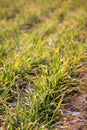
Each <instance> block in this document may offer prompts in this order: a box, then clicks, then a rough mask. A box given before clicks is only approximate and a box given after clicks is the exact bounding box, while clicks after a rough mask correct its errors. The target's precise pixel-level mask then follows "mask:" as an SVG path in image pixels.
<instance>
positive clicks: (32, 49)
mask: <svg viewBox="0 0 87 130" xmlns="http://www.w3.org/2000/svg"><path fill="white" fill-rule="evenodd" d="M86 35H87V1H86V0H84V1H82V0H73V1H72V0H67V1H65V0H63V1H61V0H47V1H46V0H44V1H42V0H36V1H35V0H32V1H28V0H19V1H16V0H15V1H11V0H4V1H2V2H0V111H1V112H0V113H1V114H2V115H5V119H6V122H7V124H8V129H9V130H15V129H18V130H28V129H29V130H34V129H35V130H36V129H37V130H44V129H46V128H47V129H56V128H58V127H59V125H60V119H61V118H63V115H62V107H63V104H65V101H66V97H67V96H68V95H71V94H73V93H74V92H76V91H77V92H78V91H79V89H78V87H77V86H78V85H79V84H80V81H79V79H78V76H79V74H80V73H81V71H82V69H83V68H84V67H85V66H87V37H86Z"/></svg>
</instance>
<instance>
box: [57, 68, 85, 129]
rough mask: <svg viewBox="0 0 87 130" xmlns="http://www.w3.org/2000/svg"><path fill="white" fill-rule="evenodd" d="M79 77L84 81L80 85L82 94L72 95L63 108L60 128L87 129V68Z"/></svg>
mask: <svg viewBox="0 0 87 130" xmlns="http://www.w3.org/2000/svg"><path fill="white" fill-rule="evenodd" d="M79 78H80V79H81V81H82V84H81V85H80V86H79V87H80V89H81V94H75V95H74V96H72V97H70V99H69V101H68V102H69V103H68V104H66V106H65V108H64V110H63V115H64V120H63V122H62V126H61V127H60V129H59V130H87V70H84V71H83V72H82V73H81V74H80V76H79Z"/></svg>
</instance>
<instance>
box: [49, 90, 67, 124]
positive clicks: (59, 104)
mask: <svg viewBox="0 0 87 130" xmlns="http://www.w3.org/2000/svg"><path fill="white" fill-rule="evenodd" d="M64 95H65V92H64V93H63V94H62V96H61V99H60V101H59V103H58V105H57V107H56V109H55V111H54V113H53V115H52V118H51V122H52V120H53V118H54V117H55V115H56V113H57V111H58V110H59V108H60V106H61V104H62V101H63V97H64Z"/></svg>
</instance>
